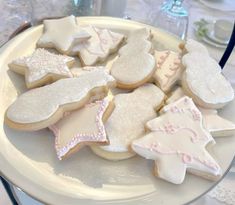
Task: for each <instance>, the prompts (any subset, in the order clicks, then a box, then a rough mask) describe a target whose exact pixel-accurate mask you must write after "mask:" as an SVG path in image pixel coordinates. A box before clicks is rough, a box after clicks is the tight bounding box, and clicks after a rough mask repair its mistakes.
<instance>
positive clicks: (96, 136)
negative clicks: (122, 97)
mask: <svg viewBox="0 0 235 205" xmlns="http://www.w3.org/2000/svg"><path fill="white" fill-rule="evenodd" d="M112 110H113V104H112V103H111V101H110V100H109V99H108V98H107V97H106V98H104V99H103V100H101V101H96V102H95V103H91V104H87V105H86V106H85V107H83V108H81V109H79V110H75V111H73V112H71V113H68V114H66V115H65V116H64V117H63V118H62V119H61V120H59V121H58V122H57V123H56V124H54V125H51V126H50V127H49V129H51V130H52V131H53V133H54V135H55V148H56V153H57V156H58V158H59V159H63V158H65V157H67V156H69V155H71V154H72V153H75V152H76V151H78V150H79V149H80V148H82V147H83V146H84V145H91V144H100V145H102V144H103V145H104V144H108V142H109V141H108V138H107V136H106V131H105V128H104V121H105V120H106V119H107V118H108V116H109V115H110V114H111V112H112Z"/></svg>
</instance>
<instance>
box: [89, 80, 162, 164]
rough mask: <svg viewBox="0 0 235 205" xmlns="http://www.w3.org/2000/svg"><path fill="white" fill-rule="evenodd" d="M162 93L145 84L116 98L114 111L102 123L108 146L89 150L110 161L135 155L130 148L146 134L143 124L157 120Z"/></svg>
mask: <svg viewBox="0 0 235 205" xmlns="http://www.w3.org/2000/svg"><path fill="white" fill-rule="evenodd" d="M164 96H165V95H164V93H163V92H162V91H161V90H160V89H159V88H158V87H157V86H155V85H153V84H146V85H143V86H141V87H139V88H138V89H136V90H135V91H133V92H131V93H122V94H118V95H115V97H114V104H115V109H114V111H113V112H112V114H111V116H110V117H109V119H108V120H107V122H106V123H105V128H106V132H107V136H108V138H109V141H110V144H109V145H107V146H92V150H93V151H94V152H95V153H96V154H97V155H99V156H101V157H103V158H105V159H109V160H121V159H127V158H130V157H132V156H134V155H135V153H133V152H131V150H130V145H131V142H132V141H133V140H134V139H137V138H139V137H141V136H142V135H143V134H144V133H145V123H146V122H147V121H148V120H150V119H153V118H154V117H156V110H157V108H159V107H160V106H161V104H162V102H163V100H164Z"/></svg>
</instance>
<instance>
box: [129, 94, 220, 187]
mask: <svg viewBox="0 0 235 205" xmlns="http://www.w3.org/2000/svg"><path fill="white" fill-rule="evenodd" d="M147 127H148V129H149V130H150V133H148V134H147V135H145V136H144V137H142V138H140V139H137V140H134V141H133V143H132V149H133V150H134V151H135V152H136V153H138V154H139V155H141V156H143V157H145V158H147V159H152V160H154V161H155V170H154V172H155V174H156V175H157V176H158V177H159V178H162V179H164V180H166V181H169V182H171V183H174V184H181V183H182V182H183V181H184V178H185V174H186V170H187V171H189V172H191V173H194V174H196V175H198V176H202V177H205V178H208V179H218V178H219V177H220V176H221V168H220V166H219V165H218V163H217V162H216V161H215V160H214V159H213V157H212V156H211V155H210V154H209V153H208V151H207V150H206V145H207V144H208V143H210V142H214V140H213V138H212V136H211V135H210V134H209V132H208V131H207V130H206V129H204V127H203V124H202V115H201V113H200V111H199V110H198V109H197V107H196V106H195V105H194V103H193V101H192V100H191V99H190V98H188V97H183V98H181V99H179V100H178V101H176V102H175V103H173V104H170V105H168V106H165V107H164V114H163V115H161V116H160V117H157V118H155V119H153V120H150V121H149V122H147Z"/></svg>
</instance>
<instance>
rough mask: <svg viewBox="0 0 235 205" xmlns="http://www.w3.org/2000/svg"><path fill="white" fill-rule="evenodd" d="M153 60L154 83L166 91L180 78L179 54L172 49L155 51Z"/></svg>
mask: <svg viewBox="0 0 235 205" xmlns="http://www.w3.org/2000/svg"><path fill="white" fill-rule="evenodd" d="M155 60H156V71H155V73H154V75H153V78H154V80H155V83H156V84H157V85H158V86H159V87H160V88H161V89H162V90H163V91H164V92H167V91H169V90H170V89H171V88H172V87H173V86H174V85H175V84H176V83H177V82H178V81H179V80H180V79H181V76H182V73H183V66H182V65H181V56H180V54H179V53H176V52H173V51H155Z"/></svg>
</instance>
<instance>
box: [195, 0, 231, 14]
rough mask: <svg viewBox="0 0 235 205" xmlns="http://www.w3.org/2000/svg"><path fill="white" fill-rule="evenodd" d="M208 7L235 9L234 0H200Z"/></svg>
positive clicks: (222, 9) (223, 9) (225, 9)
mask: <svg viewBox="0 0 235 205" xmlns="http://www.w3.org/2000/svg"><path fill="white" fill-rule="evenodd" d="M199 1H200V2H201V3H202V4H204V5H205V6H206V7H208V8H211V9H215V10H218V11H235V4H234V1H233V0H199Z"/></svg>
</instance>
